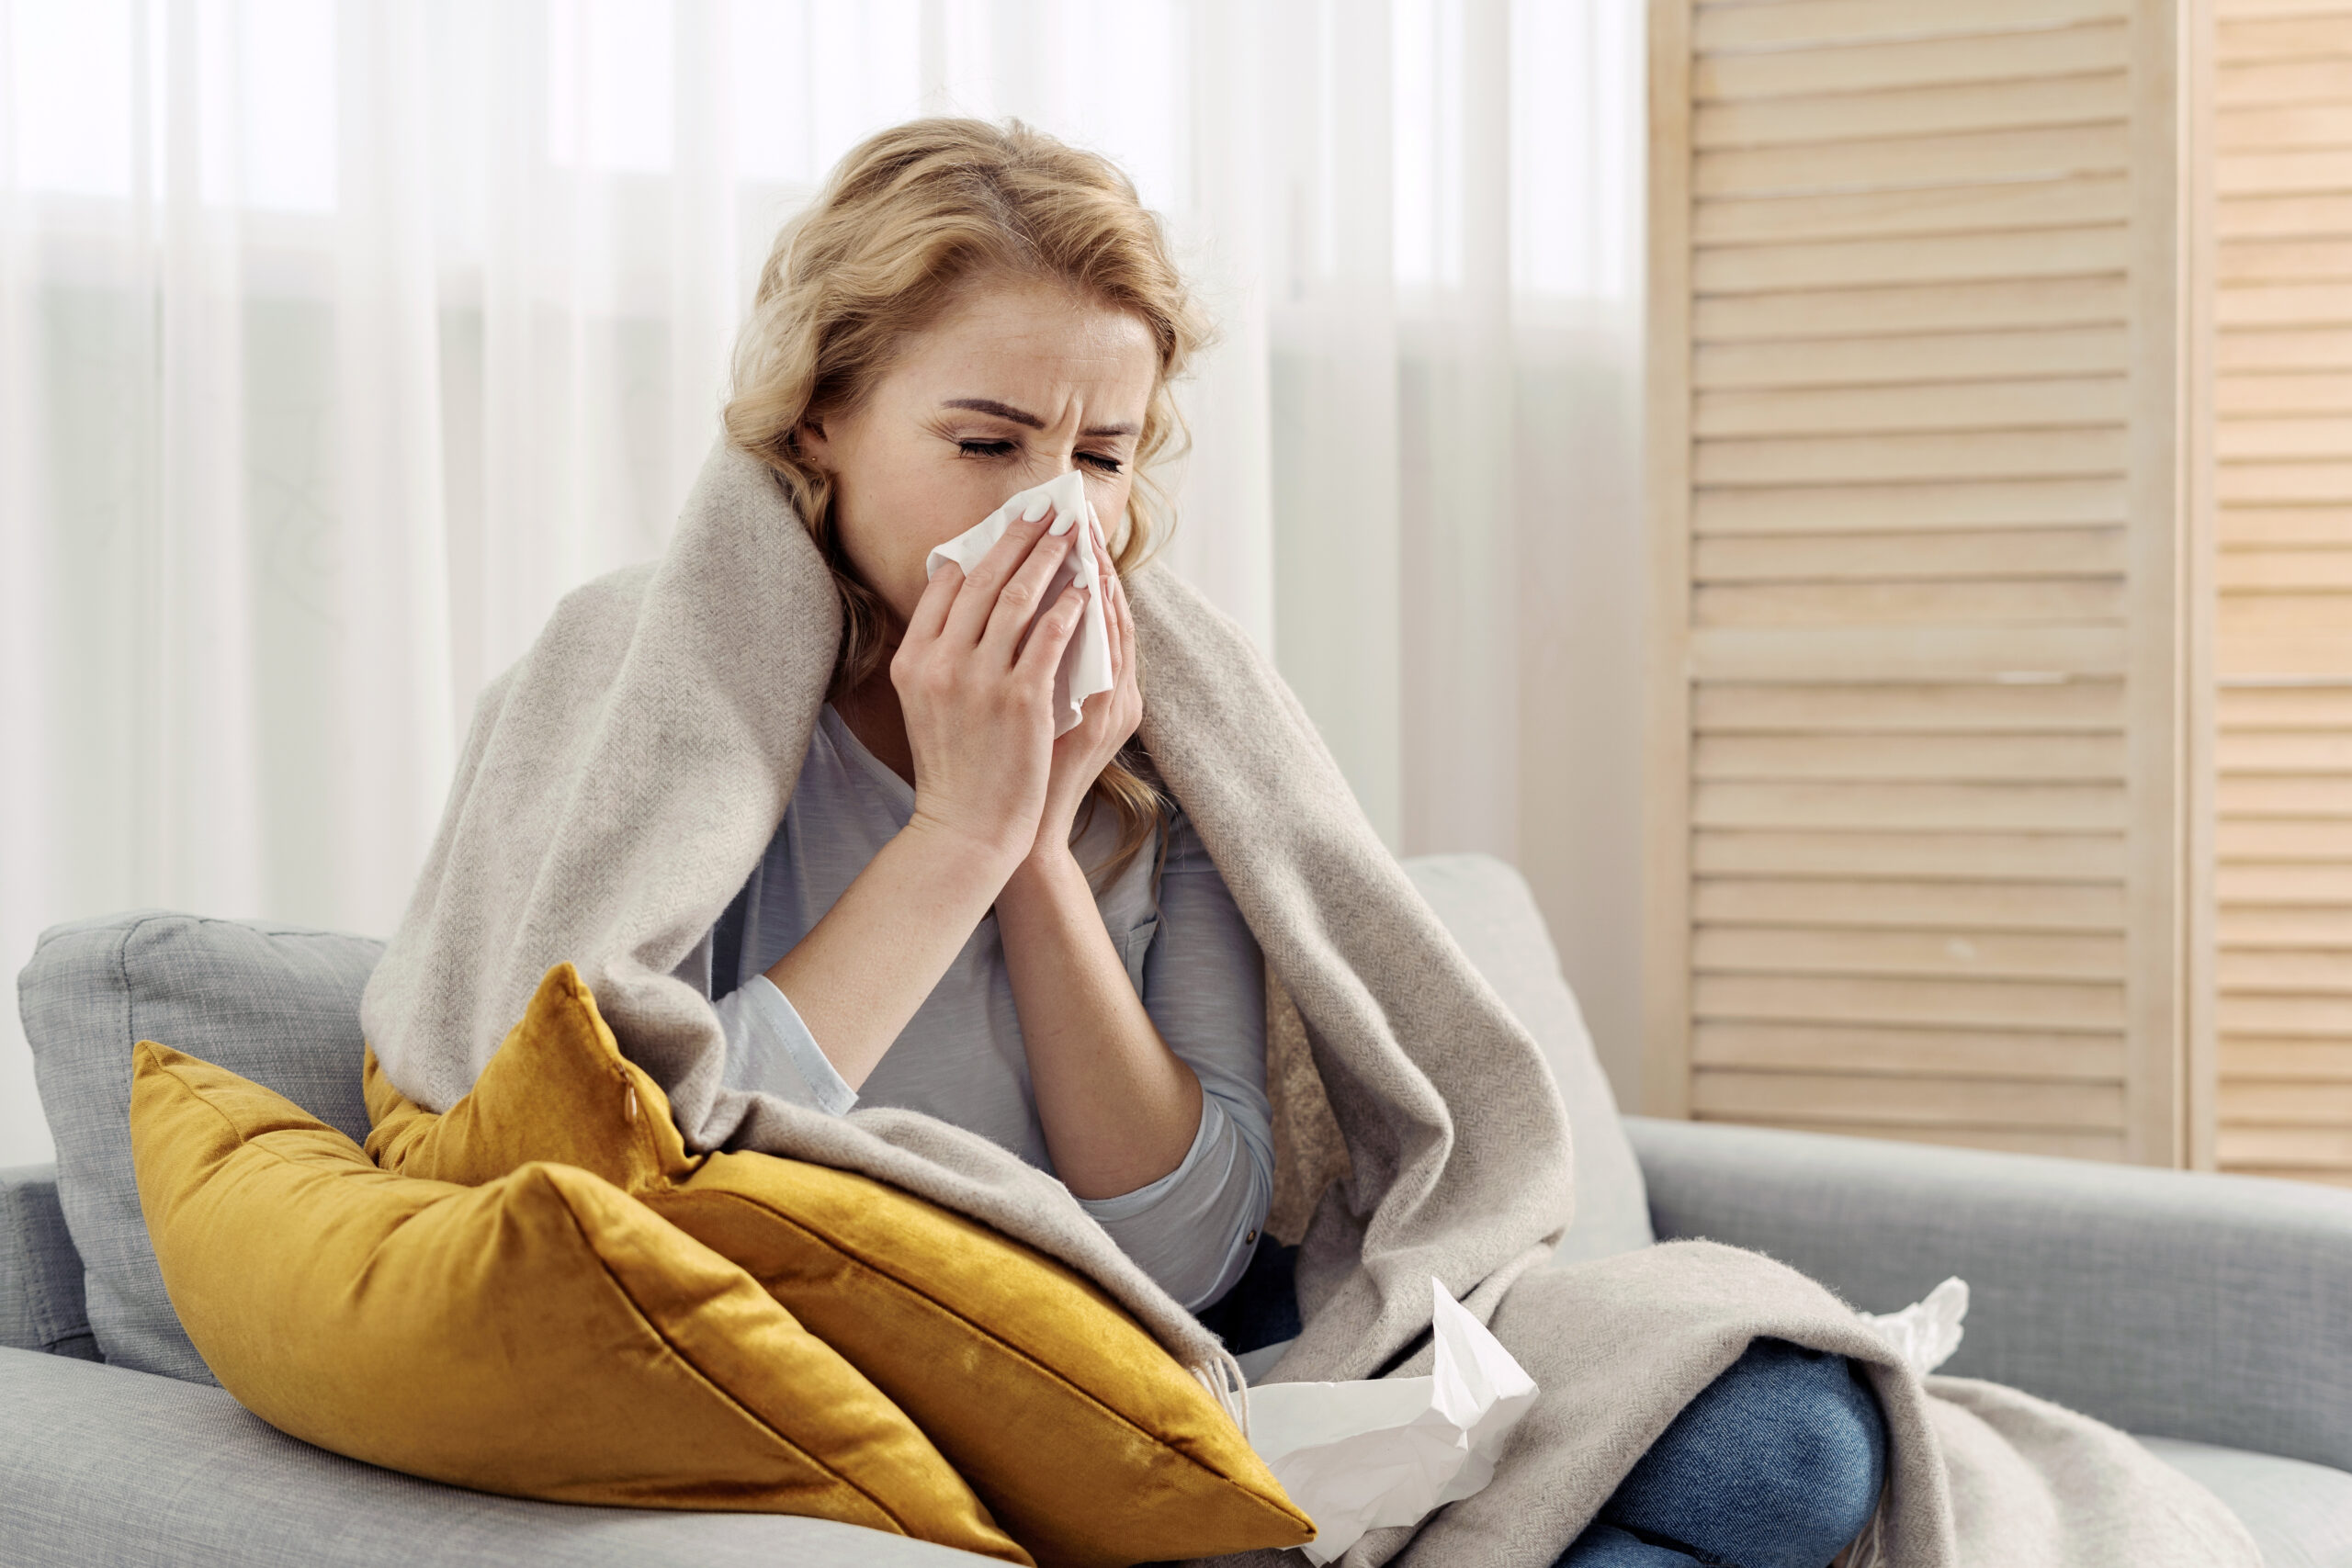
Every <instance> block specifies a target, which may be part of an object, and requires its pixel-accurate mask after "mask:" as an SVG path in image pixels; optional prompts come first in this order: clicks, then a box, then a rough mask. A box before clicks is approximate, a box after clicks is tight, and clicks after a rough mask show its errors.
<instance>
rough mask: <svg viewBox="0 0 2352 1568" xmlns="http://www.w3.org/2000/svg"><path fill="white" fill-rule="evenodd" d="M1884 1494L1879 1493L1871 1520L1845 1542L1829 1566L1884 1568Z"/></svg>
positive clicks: (1834, 1567)
mask: <svg viewBox="0 0 2352 1568" xmlns="http://www.w3.org/2000/svg"><path fill="white" fill-rule="evenodd" d="M1885 1529H1886V1495H1885V1494H1884V1493H1881V1494H1880V1495H1879V1500H1878V1506H1877V1507H1875V1508H1873V1509H1871V1522H1870V1523H1869V1524H1866V1525H1864V1526H1863V1527H1862V1533H1861V1534H1860V1535H1858V1536H1856V1537H1855V1538H1854V1539H1853V1540H1849V1541H1848V1542H1847V1543H1846V1550H1845V1551H1841V1552H1839V1553H1838V1555H1837V1556H1836V1557H1835V1558H1834V1559H1832V1560H1831V1562H1830V1564H1829V1568H1886V1541H1885V1534H1884V1532H1885Z"/></svg>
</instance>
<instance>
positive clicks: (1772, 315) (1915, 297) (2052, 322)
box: [1691, 276, 2131, 344]
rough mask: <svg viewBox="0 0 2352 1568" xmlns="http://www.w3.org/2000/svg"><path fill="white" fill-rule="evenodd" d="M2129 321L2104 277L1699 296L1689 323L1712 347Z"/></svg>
mask: <svg viewBox="0 0 2352 1568" xmlns="http://www.w3.org/2000/svg"><path fill="white" fill-rule="evenodd" d="M2130 314H2131V311H2130V308H2129V306H2128V304H2127V302H2126V299H2125V293H2124V286H2123V279H2122V278H2121V277H2120V276H2097V277H2062V278H2024V279H2016V278H1996V279H1993V280H1991V281H1988V282H1984V283H1925V284H1906V285H1900V286H1894V287H1888V288H1825V289H1815V290H1801V291H1796V292H1791V293H1785V294H1747V295H1728V296H1720V297H1718V296H1702V297H1701V298H1699V299H1694V300H1692V301H1691V326H1692V329H1693V331H1694V332H1695V333H1697V334H1698V337H1699V340H1700V341H1701V342H1702V343H1709V344H1717V343H1755V342H1768V341H1769V342H1792V341H1804V342H1809V341H1811V340H1813V339H1815V338H1856V337H1871V336H1873V335H1880V334H1900V333H1934V332H1945V333H1962V332H1976V331H1985V332H1997V331H2000V330H2002V329H2004V328H2016V327H2083V326H2104V325H2108V324H2110V323H2116V322H2121V321H2125V320H2127V319H2128V318H2129V316H2130Z"/></svg>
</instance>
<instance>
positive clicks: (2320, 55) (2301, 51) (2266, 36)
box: [2216, 12, 2352, 65]
mask: <svg viewBox="0 0 2352 1568" xmlns="http://www.w3.org/2000/svg"><path fill="white" fill-rule="evenodd" d="M2216 31H2217V33H2218V42H2219V44H2220V47H2221V51H2222V58H2223V59H2224V60H2227V61H2229V62H2231V63H2232V64H2233V65H2246V64H2252V63H2254V62H2258V61H2265V60H2288V61H2310V60H2324V59H2335V60H2352V23H2347V21H2346V19H2345V18H2344V17H2331V16H2312V17H2238V16H2232V15H2228V14H2226V12H2225V14H2224V15H2223V17H2222V21H2221V25H2220V27H2219V28H2217V29H2216Z"/></svg>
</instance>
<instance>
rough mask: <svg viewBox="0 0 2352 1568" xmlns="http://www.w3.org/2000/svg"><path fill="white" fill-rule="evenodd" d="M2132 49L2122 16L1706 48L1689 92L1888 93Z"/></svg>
mask: <svg viewBox="0 0 2352 1568" xmlns="http://www.w3.org/2000/svg"><path fill="white" fill-rule="evenodd" d="M2128 50H2129V39H2128V38H2127V29H2126V28H2124V27H2123V26H2122V25H2121V24H2120V23H2113V22H2109V23H2098V22H2094V23H2089V24H2086V25H2084V26H2080V27H2073V28H2057V29H2053V30H2049V31H2041V30H2036V31H2030V32H2015V33H1995V34H1990V35H1987V36H1984V37H1979V38H1941V39H1917V40H1906V41H1904V42H1900V43H1883V44H1859V45H1843V46H1833V47H1829V48H1823V49H1800V50H1787V51H1777V52H1773V53H1758V54H1702V55H1701V56H1699V57H1698V59H1696V60H1695V61H1694V62H1692V65H1691V97H1692V98H1693V99H1694V100H1695V101H1697V102H1699V103H1708V102H1712V101H1714V100H1717V99H1723V98H1777V97H1792V96H1797V95H1800V94H1815V93H1852V92H1891V91H1894V90H1896V89H1899V88H1905V87H1928V86H1934V85H1939V84H1945V83H1955V82H2015V81H2018V80H2030V79H2031V78H2034V77H2038V76H2080V75H2084V74H2086V73H2090V72H2095V71H2114V70H2118V69H2120V68H2121V67H2122V66H2123V64H2124V63H2125V62H2126V60H2127V58H2128Z"/></svg>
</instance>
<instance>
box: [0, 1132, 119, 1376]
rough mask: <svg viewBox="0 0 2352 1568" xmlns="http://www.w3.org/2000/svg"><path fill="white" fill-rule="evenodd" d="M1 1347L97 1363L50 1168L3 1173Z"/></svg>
mask: <svg viewBox="0 0 2352 1568" xmlns="http://www.w3.org/2000/svg"><path fill="white" fill-rule="evenodd" d="M0 1345H5V1346H6V1347H8V1348H10V1349H15V1350H45V1351H47V1352H49V1353H50V1354H51V1355H52V1356H74V1357H78V1358H80V1359H85V1360H96V1359H97V1354H98V1348H97V1342H96V1340H94V1339H93V1338H92V1337H90V1316H89V1314H88V1313H87V1312H85V1310H84V1309H83V1305H82V1255H81V1254H80V1253H78V1252H76V1251H74V1237H73V1235H71V1234H70V1233H69V1232H68V1231H67V1230H66V1228H65V1211H64V1210H62V1209H61V1208H59V1207H58V1204H57V1168H56V1167H55V1166H53V1165H25V1166H16V1167H13V1168H9V1169H7V1170H0Z"/></svg>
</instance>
